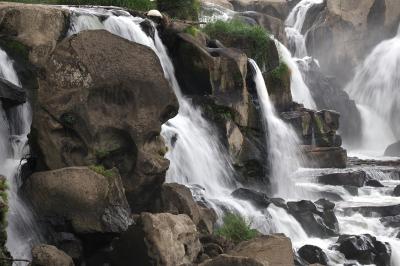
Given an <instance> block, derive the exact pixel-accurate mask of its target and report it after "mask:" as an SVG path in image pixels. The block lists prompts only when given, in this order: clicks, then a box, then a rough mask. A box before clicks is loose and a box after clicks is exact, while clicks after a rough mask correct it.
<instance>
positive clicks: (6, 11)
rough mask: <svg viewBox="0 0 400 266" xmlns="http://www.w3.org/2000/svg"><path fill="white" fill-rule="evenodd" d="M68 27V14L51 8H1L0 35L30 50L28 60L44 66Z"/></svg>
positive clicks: (32, 6)
mask: <svg viewBox="0 0 400 266" xmlns="http://www.w3.org/2000/svg"><path fill="white" fill-rule="evenodd" d="M68 27H69V23H68V11H67V10H66V9H62V8H59V7H53V6H50V5H29V4H19V3H8V2H3V3H1V4H0V29H1V30H0V34H1V35H2V36H5V38H6V40H7V39H8V40H9V41H17V42H19V43H21V44H23V45H25V46H26V47H28V48H29V59H30V61H31V63H33V64H34V65H36V66H43V65H44V64H45V62H46V61H47V59H48V57H49V55H50V53H51V52H52V51H53V50H54V48H55V47H56V45H57V42H58V41H59V40H60V39H62V38H63V37H64V35H65V33H66V31H67V29H68Z"/></svg>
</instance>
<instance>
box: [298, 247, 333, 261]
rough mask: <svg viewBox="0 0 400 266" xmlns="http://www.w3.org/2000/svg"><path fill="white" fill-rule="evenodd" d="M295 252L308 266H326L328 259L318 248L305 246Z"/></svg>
mask: <svg viewBox="0 0 400 266" xmlns="http://www.w3.org/2000/svg"><path fill="white" fill-rule="evenodd" d="M297 252H298V254H299V256H300V257H301V258H302V259H303V260H305V261H307V262H308V263H309V264H314V263H319V264H321V265H328V257H327V256H326V254H325V253H324V251H323V250H322V249H321V248H319V247H316V246H312V245H305V246H302V247H301V248H300V249H299V250H298V251H297Z"/></svg>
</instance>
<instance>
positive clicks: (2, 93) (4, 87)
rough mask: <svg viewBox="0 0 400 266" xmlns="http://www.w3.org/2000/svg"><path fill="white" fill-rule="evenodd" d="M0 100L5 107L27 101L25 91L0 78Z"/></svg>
mask: <svg viewBox="0 0 400 266" xmlns="http://www.w3.org/2000/svg"><path fill="white" fill-rule="evenodd" d="M0 100H1V102H2V104H3V107H4V108H5V109H7V108H10V107H12V106H15V105H18V104H23V103H25V102H26V93H25V91H24V90H23V89H22V88H21V87H18V86H16V85H14V84H13V83H11V82H9V81H8V80H5V79H3V78H0Z"/></svg>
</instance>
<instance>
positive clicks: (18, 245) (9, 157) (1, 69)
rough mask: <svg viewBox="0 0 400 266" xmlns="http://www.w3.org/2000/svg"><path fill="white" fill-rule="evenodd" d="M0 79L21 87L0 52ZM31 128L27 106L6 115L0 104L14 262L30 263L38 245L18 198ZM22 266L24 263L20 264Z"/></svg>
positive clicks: (30, 218) (1, 164) (3, 170)
mask: <svg viewBox="0 0 400 266" xmlns="http://www.w3.org/2000/svg"><path fill="white" fill-rule="evenodd" d="M0 77H2V78H4V79H6V80H8V81H10V82H12V83H14V84H15V85H17V86H21V83H20V81H19V79H18V77H17V74H16V72H15V70H14V67H13V62H12V61H11V59H10V58H9V57H8V56H7V54H6V53H5V52H4V51H3V50H0ZM30 125H31V110H30V106H29V103H25V104H23V105H20V106H17V107H12V108H10V109H9V110H7V113H6V111H5V110H4V109H3V108H2V106H1V104H0V148H1V151H2V153H1V157H0V169H1V170H0V171H1V172H0V174H1V175H4V176H5V177H6V178H7V182H8V185H9V190H8V204H9V211H8V217H7V221H8V227H7V235H8V237H7V243H6V246H7V248H8V250H9V251H10V252H11V255H12V256H13V257H14V258H17V259H30V250H31V247H32V246H33V245H34V244H37V243H39V242H40V239H41V238H40V232H39V230H38V227H37V225H36V224H35V221H34V218H33V215H32V213H31V211H30V209H29V208H28V207H27V206H26V205H25V203H24V202H23V200H22V199H21V198H20V197H19V195H18V189H19V186H20V180H19V178H20V176H19V171H20V169H21V165H22V164H23V163H25V159H24V158H25V157H26V155H28V154H29V146H28V144H27V141H28V138H27V135H28V134H29V131H30ZM21 265H25V263H22V262H21Z"/></svg>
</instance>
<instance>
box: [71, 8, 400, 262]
mask: <svg viewBox="0 0 400 266" xmlns="http://www.w3.org/2000/svg"><path fill="white" fill-rule="evenodd" d="M90 12H92V13H93V12H94V11H90ZM96 12H98V13H99V14H101V15H102V16H103V17H104V14H105V13H106V14H107V15H108V17H107V19H105V20H104V21H102V22H100V20H99V19H98V18H96V19H97V20H98V23H97V21H96V22H94V25H96V27H98V26H99V25H100V24H101V25H102V26H101V28H104V29H106V30H108V31H110V32H112V33H114V34H116V35H119V36H122V37H124V38H127V39H129V40H132V41H135V42H139V43H142V44H144V45H147V46H149V47H151V48H152V49H153V50H154V51H155V52H156V54H157V55H158V57H159V58H160V62H161V65H162V67H163V69H164V73H165V76H166V78H167V79H168V80H169V81H170V83H171V85H172V87H173V88H174V90H175V93H176V95H177V97H178V99H179V102H180V110H179V114H178V115H177V116H176V117H175V118H173V119H171V120H170V121H169V122H167V123H166V124H164V125H163V129H162V134H163V136H164V138H165V140H166V142H167V145H168V147H169V151H168V153H167V155H166V156H167V158H168V159H169V160H170V169H169V171H168V173H167V181H168V182H178V183H181V184H185V185H187V186H189V187H191V188H192V191H193V194H194V196H195V197H196V196H197V195H198V196H199V198H200V197H201V198H203V199H205V200H206V202H207V204H209V205H210V207H212V208H214V209H215V210H216V211H217V213H218V215H219V217H221V216H222V215H223V212H224V211H226V210H230V211H232V212H237V213H240V214H241V215H242V216H244V217H246V218H247V219H248V220H250V221H252V226H253V227H254V228H257V229H258V230H260V231H261V232H262V233H275V232H284V233H285V234H287V235H288V236H289V237H290V238H291V239H292V240H293V242H294V246H295V247H296V248H299V247H301V246H302V245H304V244H314V245H317V246H320V247H321V248H323V250H324V251H325V253H327V255H328V257H329V259H330V263H329V265H343V264H344V263H345V262H346V260H345V258H344V257H343V255H342V254H340V253H339V252H336V251H334V250H330V249H329V246H330V245H331V244H332V243H334V242H335V241H336V238H333V239H326V240H323V239H316V238H309V237H308V236H307V234H306V233H305V232H304V230H303V228H302V227H301V225H300V224H299V223H298V222H297V221H296V220H295V219H294V217H293V216H291V215H289V214H288V213H287V211H286V210H284V209H282V208H278V207H276V206H274V205H273V204H271V205H270V207H269V208H268V209H266V210H257V209H255V208H254V206H252V205H251V204H250V203H249V202H246V201H243V200H238V199H235V198H233V197H232V196H231V192H232V191H234V190H235V189H236V188H237V184H235V182H234V178H233V174H234V173H233V170H232V166H231V165H230V162H229V157H228V156H227V155H226V151H225V150H224V148H223V147H221V146H220V143H219V141H218V139H217V138H216V137H215V136H214V135H213V133H214V129H213V128H212V127H211V125H210V124H209V123H208V122H207V121H206V120H204V118H203V117H202V115H201V110H198V109H196V108H194V107H193V106H192V105H191V102H190V101H189V100H187V99H186V98H185V97H183V96H182V94H181V92H180V88H179V84H178V82H177V81H176V78H175V73H174V68H173V65H172V62H171V60H170V58H169V56H168V54H167V51H166V49H165V47H164V46H163V44H162V42H161V40H160V39H159V36H158V33H157V32H156V33H155V38H154V40H153V39H152V38H150V37H148V36H147V35H146V34H144V33H143V31H142V30H141V28H140V26H139V23H140V22H141V21H143V20H142V19H139V18H134V17H132V16H130V15H129V14H126V15H121V16H114V15H112V14H111V13H109V12H108V11H96ZM86 15H87V14H86ZM94 16H95V17H96V16H97V15H94ZM124 16H125V17H124ZM78 17H80V19H81V20H83V21H81V24H80V25H83V26H81V28H82V29H90V27H88V26H87V25H88V24H90V23H88V22H85V21H84V20H85V15H80V16H78ZM89 17H90V19H91V20H93V15H92V16H89ZM120 17H124V18H120ZM92 22H93V21H92ZM99 23H100V24H99ZM132 23H134V24H135V25H136V26H132V25H131V24H132ZM127 24H128V25H131V26H127ZM76 28H78V26H76V27H75V30H76ZM76 32H78V31H76ZM286 51H287V49H286ZM287 54H288V55H289V57H290V58H291V56H290V52H289V51H287ZM291 59H292V60H294V59H293V58H291ZM293 62H294V61H293ZM294 64H295V62H294ZM288 65H289V64H288ZM254 68H255V69H258V67H254ZM291 68H292V69H293V67H291ZM258 71H259V69H258ZM292 71H293V70H292ZM258 74H259V73H258ZM300 78H301V74H300ZM257 80H258V81H259V84H260V87H259V88H260V92H259V98H260V102H261V101H263V100H264V101H266V100H267V99H268V93H267V90H266V88H265V83H264V82H261V79H260V77H259V76H258V77H256V83H257ZM301 80H302V79H301ZM262 86H264V88H262ZM268 102H269V101H268ZM268 102H267V103H266V105H264V103H262V108H264V110H263V111H264V114H265V113H267V115H266V116H265V118H266V123H267V124H266V126H267V128H268V129H269V130H271V131H272V134H275V136H274V137H273V139H274V140H275V141H272V142H271V140H269V139H268V143H270V142H271V143H272V145H271V147H269V148H270V149H271V150H270V153H274V152H276V154H275V155H273V156H271V158H273V160H276V165H273V166H274V167H276V169H275V170H273V171H274V173H277V176H280V177H281V178H280V179H279V178H278V179H277V180H276V187H277V192H278V193H277V194H278V195H285V194H287V195H289V197H290V198H292V197H295V195H296V194H297V193H294V192H293V189H290V187H291V188H293V187H294V186H295V185H297V184H295V182H291V180H290V179H289V178H288V177H289V176H291V174H292V172H291V171H294V170H296V168H297V167H298V166H297V163H296V158H294V162H293V161H292V160H291V159H290V160H288V159H287V158H286V157H283V154H292V155H295V154H296V151H290V147H289V148H283V149H281V147H279V145H284V144H287V142H288V141H287V139H292V140H293V138H292V137H293V136H287V135H286V134H289V135H291V134H292V133H287V132H288V131H285V127H284V126H282V125H281V124H280V123H283V122H282V121H280V122H279V121H277V120H275V119H279V118H277V117H276V115H273V114H274V113H273V107H272V105H270V103H269V104H268ZM271 117H274V118H275V119H273V118H271ZM278 132H279V133H281V134H285V135H282V136H279V134H277V133H278ZM282 137H283V138H284V139H283V140H282ZM268 138H270V135H268ZM294 142H295V141H294ZM294 144H296V143H294ZM295 146H296V145H293V146H292V147H295ZM279 158H280V161H279ZM286 162H289V163H288V165H287V164H285V163H286ZM290 168H292V170H290V171H289V169H290ZM285 172H286V173H287V174H288V175H286V174H285ZM296 178H297V177H296ZM285 182H289V183H285ZM296 182H298V180H296ZM285 184H286V185H287V187H288V188H289V189H287V188H286V187H284V185H285ZM279 187H282V189H279ZM314 187H318V188H320V187H321V185H320V184H314ZM296 190H299V188H298V187H296ZM342 190H343V195H344V196H348V197H350V195H349V194H348V192H347V194H346V191H345V190H344V189H343V188H342ZM358 198H362V197H358ZM374 221H375V220H374ZM339 222H340V227H342V226H343V228H344V229H343V232H346V228H349V227H347V225H348V223H349V222H348V221H347V220H346V219H342V218H340V219H339ZM354 233H355V232H354ZM373 233H375V234H376V235H379V232H378V231H375V230H373ZM382 237H383V238H379V239H382V240H384V237H385V236H384V235H382ZM392 240H393V239H391V241H392ZM392 243H393V242H391V244H392ZM392 247H396V243H394V244H392ZM393 258H394V259H393ZM395 258H396V256H393V257H392V260H395ZM393 265H397V264H395V263H394V264H393Z"/></svg>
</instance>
